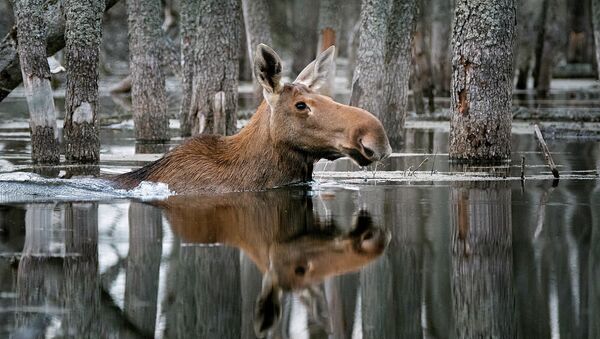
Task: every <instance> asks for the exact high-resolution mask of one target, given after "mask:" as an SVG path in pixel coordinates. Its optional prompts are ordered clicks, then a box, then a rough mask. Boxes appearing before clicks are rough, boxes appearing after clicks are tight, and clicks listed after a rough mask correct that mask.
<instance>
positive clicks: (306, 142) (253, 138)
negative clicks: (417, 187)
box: [114, 44, 391, 193]
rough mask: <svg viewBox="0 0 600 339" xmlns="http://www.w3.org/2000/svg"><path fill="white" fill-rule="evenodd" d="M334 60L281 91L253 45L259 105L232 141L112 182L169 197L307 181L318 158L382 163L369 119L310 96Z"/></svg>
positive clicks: (379, 133)
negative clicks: (148, 187) (158, 188)
mask: <svg viewBox="0 0 600 339" xmlns="http://www.w3.org/2000/svg"><path fill="white" fill-rule="evenodd" d="M334 53H335V47H333V46H331V47H330V48H329V49H327V50H325V51H323V52H322V53H320V54H319V55H318V56H317V58H316V59H315V60H314V61H313V62H311V63H310V64H309V65H308V66H306V68H305V69H304V70H302V72H301V73H300V74H299V75H298V77H297V78H296V80H294V82H292V83H285V84H284V83H282V82H281V78H282V71H281V70H282V66H281V59H280V57H279V56H278V55H277V53H275V51H273V50H272V49H271V48H270V47H268V46H267V45H264V44H260V45H259V46H258V48H257V50H256V53H255V56H254V74H255V75H256V79H257V80H258V82H259V83H260V85H261V86H262V88H263V96H264V100H263V102H262V103H261V104H260V106H259V107H258V109H257V111H256V112H255V113H254V115H253V117H252V119H251V120H250V121H249V122H248V124H247V125H246V126H245V127H244V128H243V129H242V130H241V131H240V132H239V133H238V134H236V135H233V136H219V135H199V136H196V137H192V138H190V139H189V140H187V141H186V142H184V143H183V144H181V145H180V146H178V147H176V148H174V149H173V150H171V151H170V152H168V153H167V154H166V155H165V156H164V157H162V158H161V159H159V160H157V161H155V162H153V163H150V164H148V165H146V166H144V167H142V168H139V169H137V170H134V171H131V172H129V173H125V174H121V175H119V176H117V177H115V178H114V181H116V183H117V184H118V185H120V186H121V187H123V188H133V187H135V186H137V185H138V184H139V183H140V182H142V181H154V182H163V183H166V184H168V186H169V188H170V189H171V190H172V191H174V192H176V193H199V192H221V193H222V192H231V191H251V190H254V191H256V190H264V189H267V188H273V187H278V186H284V185H288V184H293V183H300V182H306V181H310V180H311V179H312V172H313V165H314V163H315V162H316V161H318V160H320V159H328V160H335V159H338V158H340V157H344V156H347V157H349V158H351V159H352V160H353V161H355V162H356V163H357V164H358V165H360V166H366V165H369V164H371V163H373V162H376V161H381V160H383V159H385V158H386V157H388V156H389V154H390V153H391V147H390V144H389V141H388V138H387V135H386V134H385V131H384V129H383V126H382V124H381V122H380V121H379V120H378V119H377V118H376V117H375V116H373V115H372V114H371V113H369V112H367V111H365V110H363V109H360V108H357V107H351V106H347V105H343V104H340V103H337V102H335V101H333V100H332V99H331V98H329V97H327V96H324V95H321V94H318V90H319V88H320V87H321V86H322V85H323V84H324V83H325V82H326V79H327V76H328V73H329V71H330V69H331V68H332V64H333V62H334V61H333V56H334Z"/></svg>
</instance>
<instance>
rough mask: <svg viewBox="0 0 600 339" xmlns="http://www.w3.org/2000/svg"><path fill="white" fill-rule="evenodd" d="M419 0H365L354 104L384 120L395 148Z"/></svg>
mask: <svg viewBox="0 0 600 339" xmlns="http://www.w3.org/2000/svg"><path fill="white" fill-rule="evenodd" d="M416 12H417V7H416V2H415V0H405V1H386V0H378V1H367V0H365V1H363V6H362V8H361V27H360V43H359V47H358V58H357V65H356V69H355V71H354V79H353V81H352V95H351V98H350V104H351V105H353V106H358V107H361V108H363V109H366V110H367V111H369V112H371V113H373V114H375V115H376V116H377V117H379V118H380V119H381V122H382V123H383V126H384V128H385V130H386V132H387V135H388V138H389V139H390V143H391V145H392V147H398V146H399V145H400V144H401V142H402V131H403V129H404V119H405V116H406V104H407V98H408V81H409V77H408V74H410V69H411V43H412V32H413V28H414V23H415V18H416Z"/></svg>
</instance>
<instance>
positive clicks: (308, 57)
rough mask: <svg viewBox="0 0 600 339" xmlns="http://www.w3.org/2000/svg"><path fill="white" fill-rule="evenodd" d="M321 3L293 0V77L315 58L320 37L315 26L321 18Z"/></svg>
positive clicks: (312, 0)
mask: <svg viewBox="0 0 600 339" xmlns="http://www.w3.org/2000/svg"><path fill="white" fill-rule="evenodd" d="M318 11H319V3H318V1H316V0H296V1H292V27H293V30H292V35H293V41H292V55H293V60H292V74H291V75H292V78H295V77H296V76H297V75H298V74H299V73H300V72H301V71H302V70H303V69H304V67H306V65H308V64H309V63H310V62H312V61H313V60H314V59H315V56H316V54H315V49H314V46H317V43H318V37H317V30H316V29H315V27H317V25H318V20H319V12H318Z"/></svg>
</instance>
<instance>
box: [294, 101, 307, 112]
mask: <svg viewBox="0 0 600 339" xmlns="http://www.w3.org/2000/svg"><path fill="white" fill-rule="evenodd" d="M306 107H308V106H306V103H305V102H303V101H300V102H297V103H296V108H297V109H299V110H304V109H306Z"/></svg>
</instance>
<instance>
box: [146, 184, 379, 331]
mask: <svg viewBox="0 0 600 339" xmlns="http://www.w3.org/2000/svg"><path fill="white" fill-rule="evenodd" d="M158 205H159V206H160V207H162V208H163V209H164V210H165V215H166V217H167V219H168V221H169V223H170V224H171V227H172V229H173V232H174V233H175V234H176V235H177V236H178V237H179V238H180V239H181V241H182V242H184V243H196V244H212V243H222V244H225V245H228V246H233V247H236V248H239V249H240V250H242V251H243V253H244V254H246V255H247V256H248V257H249V258H250V259H251V260H252V261H253V262H254V263H255V264H256V266H257V267H258V269H259V270H260V272H261V273H262V276H263V277H262V289H261V291H260V293H259V296H258V298H257V300H256V305H255V315H254V316H255V319H254V329H255V333H256V335H257V336H259V337H262V336H265V335H266V334H267V332H268V331H269V330H270V329H272V328H274V327H276V326H277V324H278V322H279V319H280V318H281V313H282V303H281V302H282V296H283V293H284V292H289V291H296V292H299V294H301V295H302V296H304V298H301V300H303V301H304V302H305V303H306V304H307V306H309V307H307V308H308V309H309V312H310V309H316V308H318V307H313V306H314V305H323V304H326V302H325V300H324V296H323V294H322V293H321V291H320V289H319V288H318V287H317V285H318V284H319V283H321V282H323V281H324V279H326V278H327V277H330V276H335V275H340V274H343V273H346V272H352V271H357V270H359V269H360V268H361V267H363V266H364V265H366V264H367V263H369V262H371V261H373V260H374V259H375V258H377V257H378V256H380V255H381V254H382V253H383V251H384V249H385V248H386V246H387V245H388V243H389V240H390V233H389V231H387V230H384V229H383V228H380V227H377V226H376V225H375V224H374V222H373V219H372V218H371V216H370V214H369V213H368V212H367V211H365V210H361V211H359V212H357V213H356V214H355V216H354V219H353V223H352V225H351V226H350V227H348V226H345V227H344V225H337V224H336V222H335V221H334V220H333V218H331V217H327V218H325V217H322V216H320V215H319V214H318V213H316V212H315V211H313V208H312V198H311V197H310V196H309V195H308V194H307V193H306V191H300V190H297V191H294V190H289V189H286V190H272V191H269V192H262V193H260V194H257V193H251V192H246V193H236V194H235V195H234V194H225V195H219V196H198V197H196V198H192V197H189V196H173V197H171V198H169V199H168V200H166V201H163V202H160V203H158ZM198 288H199V287H198ZM313 316H315V317H318V316H319V315H318V314H313Z"/></svg>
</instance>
